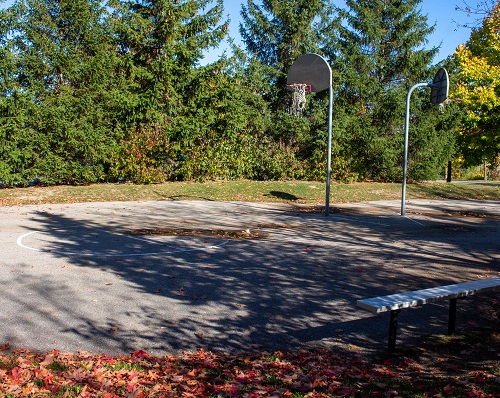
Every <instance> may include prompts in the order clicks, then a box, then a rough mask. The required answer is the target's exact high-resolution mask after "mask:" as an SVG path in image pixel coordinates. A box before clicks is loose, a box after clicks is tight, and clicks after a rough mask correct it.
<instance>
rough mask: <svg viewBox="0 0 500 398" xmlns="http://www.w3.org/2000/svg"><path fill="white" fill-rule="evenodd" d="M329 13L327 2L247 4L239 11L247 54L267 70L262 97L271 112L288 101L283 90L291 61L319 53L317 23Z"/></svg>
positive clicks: (274, 0) (269, 0) (298, 0)
mask: <svg viewBox="0 0 500 398" xmlns="http://www.w3.org/2000/svg"><path fill="white" fill-rule="evenodd" d="M330 11H331V7H330V2H329V1H328V0H287V1H282V0H263V1H262V5H257V4H256V3H255V2H254V1H252V0H248V2H247V5H246V6H243V7H242V11H241V16H242V23H241V24H240V34H241V36H242V40H243V42H244V44H245V46H246V49H247V51H248V52H249V53H250V54H251V55H252V56H254V57H255V58H256V60H257V61H258V62H260V63H261V64H262V65H264V66H266V67H268V68H269V69H268V71H267V73H266V74H267V75H268V78H269V81H268V82H266V83H268V84H269V87H266V88H265V91H264V93H267V94H268V95H267V96H266V97H265V98H266V100H267V101H268V102H270V103H271V104H272V108H273V109H274V110H279V109H283V107H284V104H285V101H288V97H289V96H288V95H287V94H286V92H285V90H284V86H285V83H286V75H287V73H288V69H289V68H290V66H291V65H292V63H293V61H295V59H297V58H298V57H299V56H301V55H303V54H306V53H311V52H313V53H316V52H320V50H319V47H318V45H319V42H320V40H319V37H320V30H321V22H322V21H323V20H324V19H326V18H327V17H328V15H329V12H330ZM285 98H286V99H285Z"/></svg>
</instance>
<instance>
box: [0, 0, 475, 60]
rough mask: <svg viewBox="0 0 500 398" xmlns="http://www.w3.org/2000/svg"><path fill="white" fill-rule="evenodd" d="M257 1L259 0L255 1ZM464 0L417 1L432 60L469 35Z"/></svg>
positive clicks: (229, 11)
mask: <svg viewBox="0 0 500 398" xmlns="http://www.w3.org/2000/svg"><path fill="white" fill-rule="evenodd" d="M13 1H14V0H0V7H5V6H7V5H9V4H11V3H13ZM335 1H336V3H337V4H339V5H340V4H343V1H342V0H335ZM466 1H467V4H469V5H470V6H472V7H474V6H475V5H477V4H479V3H480V2H481V1H484V0H466ZM256 2H257V3H258V2H259V1H258V0H256ZM246 3H247V1H246V0H224V8H225V14H226V15H227V16H229V18H230V19H231V24H230V27H229V35H230V36H231V37H232V38H233V39H234V40H235V42H236V43H237V44H238V43H240V34H239V23H240V21H241V17H240V10H241V5H242V4H246ZM463 4H464V0H423V1H422V3H421V7H422V14H423V15H427V17H428V23H429V25H432V24H434V23H435V24H436V30H435V32H434V33H433V34H432V35H431V36H430V37H429V40H430V42H429V44H428V47H429V48H431V47H434V46H439V45H441V50H440V52H439V54H438V56H437V57H436V59H435V62H439V61H441V60H443V59H445V58H446V57H447V56H448V55H451V54H453V52H454V51H455V49H456V48H457V46H458V45H459V44H462V43H465V42H466V41H467V39H468V38H469V36H470V30H469V29H467V28H457V22H458V23H464V22H467V21H471V18H470V17H468V16H467V14H466V13H464V12H461V11H456V10H455V7H456V6H457V5H463ZM225 48H227V46H226V45H225V43H222V44H221V45H220V46H219V48H217V49H214V50H211V51H210V52H209V53H208V54H207V55H206V56H205V59H204V60H203V62H202V64H205V63H208V62H212V61H214V60H216V59H217V57H218V56H219V55H220V54H221V53H222V52H223V51H224V49H225Z"/></svg>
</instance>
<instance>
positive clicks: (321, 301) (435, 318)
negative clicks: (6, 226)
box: [2, 202, 500, 353]
mask: <svg viewBox="0 0 500 398" xmlns="http://www.w3.org/2000/svg"><path fill="white" fill-rule="evenodd" d="M120 206H123V207H122V208H117V209H114V210H113V209H111V208H110V209H109V210H106V211H103V212H102V214H100V213H99V211H89V213H90V214H92V215H91V216H90V215H85V214H81V213H80V214H78V215H75V214H72V213H71V212H64V211H61V212H56V211H52V212H50V211H37V212H35V213H34V215H35V216H34V218H33V219H32V220H31V221H32V222H33V223H34V225H35V227H34V228H33V229H32V230H31V231H30V232H28V233H26V234H24V235H23V239H22V241H21V243H22V244H23V245H24V250H28V249H31V251H30V253H31V254H32V255H33V259H34V261H40V262H41V263H43V264H42V265H40V266H35V267H34V268H30V267H29V265H28V263H22V264H21V265H19V264H17V265H16V267H15V268H13V270H15V269H22V270H23V273H19V272H17V271H15V272H14V271H13V272H12V273H11V274H8V278H10V279H4V280H3V282H4V283H5V285H6V286H22V288H23V291H24V293H23V294H19V292H18V291H11V290H9V289H6V292H5V294H4V297H3V299H2V300H5V302H4V304H3V305H2V306H3V307H4V308H5V305H6V304H7V303H9V305H10V308H11V310H9V311H10V312H9V313H11V314H12V320H11V322H8V321H7V322H4V324H5V325H7V326H6V327H5V328H4V330H3V331H2V333H3V334H4V338H8V337H9V336H10V337H11V338H12V339H13V343H14V344H15V342H19V344H22V345H23V346H26V343H27V342H29V341H32V342H33V344H39V347H38V348H39V349H47V348H49V346H50V341H52V340H53V339H55V340H56V343H54V346H56V345H57V344H60V345H63V346H67V347H68V348H69V349H70V350H75V347H76V348H77V349H83V350H86V351H99V352H100V351H106V352H108V353H119V352H130V351H131V350H136V349H138V348H141V349H146V350H147V351H149V352H152V353H155V352H156V353H160V352H172V351H174V352H181V351H184V350H194V349H196V348H205V349H210V350H224V351H248V350H255V349H260V350H290V349H297V348H307V347H312V346H318V345H323V346H324V345H326V346H328V345H332V344H333V345H335V344H338V342H340V341H341V342H345V343H346V344H352V345H357V346H362V347H363V348H364V349H368V350H370V349H372V350H385V347H386V341H387V319H385V316H379V317H378V318H377V319H374V317H373V316H371V315H370V314H369V313H366V312H365V311H363V310H361V309H359V308H357V307H356V301H357V300H358V299H361V298H366V297H372V296H378V295H382V294H389V293H395V292H398V291H406V290H412V289H419V288H425V287H431V286H437V285H441V284H447V283H452V282H456V281H462V280H464V279H475V278H477V276H478V274H479V275H485V272H486V270H487V269H489V270H493V271H492V272H500V266H499V263H498V252H499V251H498V249H499V247H498V240H496V242H497V243H496V244H494V245H492V246H489V247H483V246H481V243H480V242H484V240H485V234H486V235H488V236H498V223H494V222H492V221H488V220H483V219H481V220H474V223H472V224H471V223H470V222H471V221H470V220H466V219H464V220H459V221H456V220H450V219H434V220H429V221H427V222H426V223H425V225H424V224H422V225H420V224H417V223H413V222H412V221H411V220H405V219H401V218H399V217H398V218H396V217H393V216H372V215H356V214H354V215H349V214H347V215H345V216H344V215H339V216H336V217H330V218H325V217H324V216H322V215H320V214H314V213H312V214H309V213H298V212H285V211H277V210H273V212H272V214H271V216H272V220H273V222H274V224H272V225H271V224H270V223H269V222H267V224H266V222H265V220H267V221H268V220H269V217H270V215H269V214H267V215H266V217H262V215H261V214H260V213H259V211H258V206H257V205H254V204H248V205H246V204H241V203H240V204H232V205H230V204H225V205H224V206H225V207H224V211H223V212H222V213H221V211H220V210H217V211H216V210H213V209H212V208H211V207H210V204H204V205H200V207H201V209H197V208H195V207H193V208H190V209H188V211H186V209H184V213H183V216H182V217H181V216H180V215H179V214H178V213H176V212H177V211H178V208H177V207H176V206H187V204H182V203H172V202H163V203H155V204H149V203H148V204H142V205H138V206H137V207H136V206H135V205H130V204H121V205H120ZM229 211H230V212H231V213H230V214H229V215H230V216H231V217H230V219H229V218H227V216H228V212H229ZM159 213H160V214H159ZM217 214H218V218H217ZM169 223H170V225H177V226H179V227H183V228H184V227H186V225H195V224H196V225H201V224H203V225H205V227H206V228H210V227H211V226H213V225H217V226H220V227H224V226H227V225H229V224H232V225H233V227H234V226H235V224H236V226H239V227H241V228H242V229H244V228H246V227H248V228H252V229H259V228H262V230H263V231H265V232H267V233H268V234H269V237H268V238H266V239H261V240H244V239H241V240H224V239H220V238H217V237H207V236H141V237H136V236H131V235H128V234H127V233H126V232H127V231H128V230H129V229H130V228H131V227H133V228H140V227H143V226H145V225H149V226H151V225H153V224H154V225H158V224H161V225H162V226H164V227H165V226H167V225H169ZM273 225H279V226H280V227H279V228H277V227H275V226H273ZM259 226H261V227H259ZM262 226H263V227H262ZM443 226H449V228H448V229H446V228H444V229H443ZM42 259H43V261H41V260H42ZM13 267H14V265H13ZM6 275H7V274H6ZM26 293H29V294H26ZM445 306H446V303H443V304H436V305H429V306H425V308H422V309H419V310H418V311H411V310H410V311H406V312H405V311H404V312H403V313H404V315H403V313H402V314H401V316H402V321H401V323H402V325H405V326H403V327H402V329H403V330H402V332H401V340H405V339H406V340H408V339H411V338H415V337H416V336H418V335H420V334H421V333H422V332H423V331H424V333H432V332H433V331H434V332H437V333H439V332H442V331H444V330H445V325H446V316H445V315H443V314H446V311H445ZM443 310H444V311H443ZM6 317H7V318H8V315H6ZM405 317H407V318H405ZM50 334H52V336H50ZM5 336H6V337H5ZM13 336H14V337H13ZM30 339H31V340H30ZM11 343H12V342H11ZM43 344H45V345H46V346H47V347H45V346H43Z"/></svg>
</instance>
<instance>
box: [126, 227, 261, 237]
mask: <svg viewBox="0 0 500 398" xmlns="http://www.w3.org/2000/svg"><path fill="white" fill-rule="evenodd" d="M127 233H128V234H130V235H167V236H205V237H214V238H222V239H262V238H267V237H268V236H269V234H267V233H264V232H258V231H251V230H249V229H246V230H244V231H239V230H227V229H226V230H222V229H218V230H206V229H187V228H141V229H134V230H129V231H127Z"/></svg>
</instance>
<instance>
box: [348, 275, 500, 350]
mask: <svg viewBox="0 0 500 398" xmlns="http://www.w3.org/2000/svg"><path fill="white" fill-rule="evenodd" d="M496 290H500V277H495V278H487V279H480V280H476V281H471V282H462V283H456V284H453V285H446V286H438V287H432V288H429V289H422V290H414V291H410V292H404V293H397V294H390V295H388V296H380V297H373V298H369V299H363V300H358V302H357V305H358V306H359V307H361V308H364V309H365V310H368V311H371V312H373V313H376V314H379V313H382V312H386V311H391V319H390V324H389V351H393V350H394V349H395V346H396V331H397V315H398V313H399V312H400V311H401V310H402V309H404V308H412V307H417V306H421V305H424V304H429V303H433V302H436V301H440V300H450V309H449V320H448V334H453V333H455V320H456V302H457V299H458V298H462V297H468V296H473V295H476V294H479V293H486V292H490V291H496Z"/></svg>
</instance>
